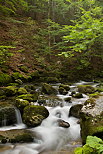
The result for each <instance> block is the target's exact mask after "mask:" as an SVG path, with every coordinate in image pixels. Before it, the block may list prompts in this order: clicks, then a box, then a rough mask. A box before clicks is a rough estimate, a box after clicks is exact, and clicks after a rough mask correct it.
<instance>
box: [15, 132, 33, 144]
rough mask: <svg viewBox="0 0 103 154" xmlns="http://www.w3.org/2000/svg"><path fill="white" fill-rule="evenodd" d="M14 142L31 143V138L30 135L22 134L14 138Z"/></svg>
mask: <svg viewBox="0 0 103 154" xmlns="http://www.w3.org/2000/svg"><path fill="white" fill-rule="evenodd" d="M14 141H15V142H18V143H20V142H22V143H23V142H26V143H27V142H33V136H32V135H31V134H28V133H24V134H22V135H18V136H16V137H15V140H14Z"/></svg>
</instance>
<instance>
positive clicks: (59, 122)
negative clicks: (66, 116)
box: [57, 119, 70, 128]
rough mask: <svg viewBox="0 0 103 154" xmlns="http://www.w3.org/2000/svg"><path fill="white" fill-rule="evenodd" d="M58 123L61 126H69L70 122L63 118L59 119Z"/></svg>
mask: <svg viewBox="0 0 103 154" xmlns="http://www.w3.org/2000/svg"><path fill="white" fill-rule="evenodd" d="M57 122H58V125H59V127H64V128H69V127H70V124H69V123H68V122H66V121H64V120H62V119H58V121H57Z"/></svg>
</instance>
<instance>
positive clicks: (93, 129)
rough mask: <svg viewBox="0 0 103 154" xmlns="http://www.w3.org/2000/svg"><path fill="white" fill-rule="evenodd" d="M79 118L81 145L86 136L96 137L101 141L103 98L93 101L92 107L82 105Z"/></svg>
mask: <svg viewBox="0 0 103 154" xmlns="http://www.w3.org/2000/svg"><path fill="white" fill-rule="evenodd" d="M93 104H94V103H93ZM80 118H81V122H80V125H81V137H82V142H83V144H85V143H86V137H87V136H88V135H91V136H97V137H99V138H101V139H102V140H103V96H99V98H97V99H95V105H93V106H92V107H90V105H88V103H87V104H86V105H84V106H83V108H82V110H81V112H80Z"/></svg>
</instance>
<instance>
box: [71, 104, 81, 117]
mask: <svg viewBox="0 0 103 154" xmlns="http://www.w3.org/2000/svg"><path fill="white" fill-rule="evenodd" d="M82 107H83V105H82V104H76V105H73V106H72V107H71V108H70V111H69V117H70V116H73V117H76V118H80V111H81V109H82Z"/></svg>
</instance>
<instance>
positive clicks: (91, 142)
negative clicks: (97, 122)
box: [74, 136, 103, 154]
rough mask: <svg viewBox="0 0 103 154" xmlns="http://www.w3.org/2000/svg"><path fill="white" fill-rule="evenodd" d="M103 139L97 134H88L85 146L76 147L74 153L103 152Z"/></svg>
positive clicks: (98, 153) (91, 153)
mask: <svg viewBox="0 0 103 154" xmlns="http://www.w3.org/2000/svg"><path fill="white" fill-rule="evenodd" d="M102 153H103V140H102V139H100V138H98V137H96V136H88V137H87V140H86V144H85V145H84V146H83V147H78V148H76V149H75V151H74V154H102Z"/></svg>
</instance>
